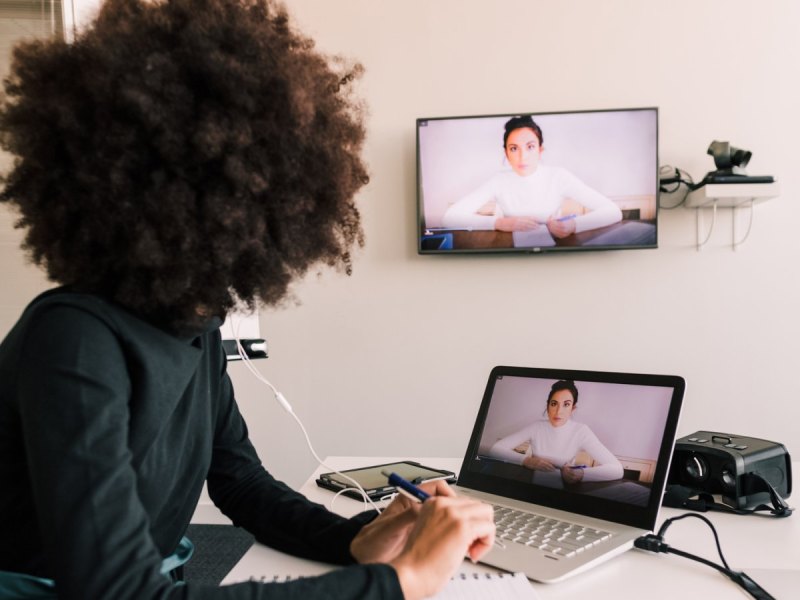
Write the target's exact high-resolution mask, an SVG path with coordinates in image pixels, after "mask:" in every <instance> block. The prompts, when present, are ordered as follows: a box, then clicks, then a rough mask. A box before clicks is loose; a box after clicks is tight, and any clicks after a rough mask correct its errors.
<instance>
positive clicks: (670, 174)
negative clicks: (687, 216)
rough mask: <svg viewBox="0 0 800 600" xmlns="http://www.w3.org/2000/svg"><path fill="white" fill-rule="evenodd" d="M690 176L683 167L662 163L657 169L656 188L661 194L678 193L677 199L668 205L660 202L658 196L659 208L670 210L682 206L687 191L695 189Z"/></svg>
mask: <svg viewBox="0 0 800 600" xmlns="http://www.w3.org/2000/svg"><path fill="white" fill-rule="evenodd" d="M697 187H698V186H697V185H695V183H694V180H693V179H692V176H691V175H689V173H687V172H686V171H684V170H683V169H679V168H678V167H673V166H672V165H663V166H661V167H659V169H658V190H659V191H660V192H661V193H662V194H668V195H672V194H679V196H678V201H677V202H674V203H673V204H670V205H665V204H664V203H663V202H661V198H662V196H660V197H659V203H658V206H659V208H663V209H664V210H672V209H674V208H678V207H679V206H683V204H684V203H685V202H686V198H687V197H688V196H689V192H691V191H692V190H695V189H697Z"/></svg>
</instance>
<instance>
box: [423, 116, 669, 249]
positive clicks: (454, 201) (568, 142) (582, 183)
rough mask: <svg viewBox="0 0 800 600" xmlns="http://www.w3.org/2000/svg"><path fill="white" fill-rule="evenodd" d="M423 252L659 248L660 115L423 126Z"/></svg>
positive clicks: (449, 121) (450, 121)
mask: <svg viewBox="0 0 800 600" xmlns="http://www.w3.org/2000/svg"><path fill="white" fill-rule="evenodd" d="M417 198H418V216H419V231H418V242H419V244H418V250H419V253H420V254H446V253H469V252H551V251H576V250H609V249H623V248H655V247H656V246H657V239H658V238H657V232H658V228H657V216H658V213H657V207H658V109H657V108H632V109H619V110H593V111H576V112H551V113H523V114H508V115H492V116H469V117H436V118H427V119H417Z"/></svg>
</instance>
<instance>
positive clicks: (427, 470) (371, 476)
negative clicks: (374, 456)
mask: <svg viewBox="0 0 800 600" xmlns="http://www.w3.org/2000/svg"><path fill="white" fill-rule="evenodd" d="M381 471H388V472H389V473H397V474H398V475H400V477H402V478H403V479H407V480H408V481H410V482H411V483H415V484H416V483H424V482H426V481H433V480H434V479H443V480H445V481H446V482H448V483H455V482H456V474H455V473H453V472H452V471H445V470H443V469H434V468H432V467H425V466H423V465H421V464H419V463H417V462H414V461H411V460H404V461H400V462H393V463H386V464H383V465H374V466H371V467H362V468H360V469H347V470H345V471H341V472H342V473H344V474H345V475H348V476H350V477H352V478H353V479H355V480H356V481H357V482H358V483H359V485H361V487H363V488H364V491H365V492H366V493H367V495H368V496H369V497H370V499H372V500H380V499H381V498H383V497H385V496H390V495H391V494H394V493H395V492H396V491H397V490H396V488H395V486H393V485H389V482H388V480H387V479H386V475H384V474H383V473H382V472H381ZM317 485H318V486H320V487H323V488H326V489H328V490H333V491H336V492H338V491H340V490H343V489H345V488H354V487H355V486H354V485H353V483H352V482H351V481H348V480H347V479H345V478H343V477H341V476H340V475H338V474H336V473H323V474H322V475H320V476H319V477H318V478H317ZM342 495H344V496H350V497H351V498H356V499H358V500H362V499H363V496H362V495H361V493H360V492H359V491H358V490H356V489H352V490H350V489H348V490H347V491H345V492H342Z"/></svg>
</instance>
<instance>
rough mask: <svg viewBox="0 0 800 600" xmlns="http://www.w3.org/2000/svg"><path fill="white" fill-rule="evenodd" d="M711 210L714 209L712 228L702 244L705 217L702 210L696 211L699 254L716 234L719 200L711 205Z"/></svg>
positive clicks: (712, 212)
mask: <svg viewBox="0 0 800 600" xmlns="http://www.w3.org/2000/svg"><path fill="white" fill-rule="evenodd" d="M711 209H712V211H711V226H710V227H709V228H708V235H706V239H704V240H703V241H702V242H701V241H700V230H701V229H702V222H703V217H702V216H701V213H702V212H703V211H702V210H695V230H696V234H697V251H698V252H699V251H700V250H702V249H703V246H705V245H706V244H707V243H708V240H710V239H711V234H712V233H713V232H714V225H715V224H716V222H717V200H714V203H713V204H712V205H711ZM742 241H744V240H742Z"/></svg>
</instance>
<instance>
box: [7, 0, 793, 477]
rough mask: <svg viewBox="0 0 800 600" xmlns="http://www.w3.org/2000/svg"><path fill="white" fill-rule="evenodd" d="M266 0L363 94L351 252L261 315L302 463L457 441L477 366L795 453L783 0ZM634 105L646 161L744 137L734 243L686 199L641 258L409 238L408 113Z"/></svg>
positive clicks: (264, 403) (789, 26)
mask: <svg viewBox="0 0 800 600" xmlns="http://www.w3.org/2000/svg"><path fill="white" fill-rule="evenodd" d="M289 4H290V10H291V11H292V13H293V14H294V15H295V16H296V18H297V20H298V21H299V23H300V24H301V25H302V26H303V27H304V29H305V30H306V31H307V32H308V33H310V34H311V35H312V36H313V37H314V38H316V39H317V41H318V45H319V47H320V48H322V49H323V50H326V51H330V52H336V53H341V54H344V55H346V56H349V57H354V58H357V59H359V60H360V61H361V62H362V63H363V64H364V66H365V67H366V75H365V77H364V79H363V80H362V82H361V84H360V89H361V91H362V94H363V96H364V98H365V99H366V101H367V102H368V104H369V106H370V117H369V139H368V143H367V147H366V156H367V159H368V161H369V163H370V168H371V177H372V180H371V183H370V185H369V186H368V187H367V188H366V189H365V190H364V191H363V193H362V194H361V196H360V198H359V201H360V205H361V207H362V211H363V216H364V225H365V229H366V234H367V246H366V248H365V249H364V250H363V251H362V252H360V253H359V255H358V258H357V261H356V264H355V272H354V275H353V277H351V278H347V277H344V276H340V275H337V274H333V273H327V272H326V273H323V274H322V275H321V276H319V277H314V276H312V277H309V278H308V280H307V281H305V282H302V283H300V284H299V285H297V287H296V293H297V296H298V297H299V298H300V300H301V302H302V304H301V305H299V306H293V307H289V308H287V309H281V310H274V309H268V310H264V311H262V313H261V331H262V333H263V334H264V335H265V336H266V337H267V338H268V340H269V343H270V354H271V358H270V359H269V360H268V361H264V362H262V363H261V364H260V366H261V367H262V370H263V371H264V372H265V374H266V375H267V376H268V377H269V378H270V379H271V380H272V381H273V383H275V384H276V385H277V386H278V388H279V389H281V390H282V391H283V393H284V394H285V395H286V396H287V398H288V399H289V401H290V402H292V404H293V405H294V407H295V411H296V412H297V413H298V415H300V417H301V418H302V419H303V420H304V422H305V424H306V426H307V428H308V431H309V434H310V436H311V439H312V440H313V441H314V442H315V445H316V449H317V451H318V452H319V453H320V454H321V455H323V456H324V455H329V454H357V455H404V456H415V455H416V456H435V455H441V456H457V455H461V454H462V453H463V451H464V449H465V447H466V444H467V438H468V435H469V432H470V427H471V424H472V419H473V417H474V414H475V412H476V409H477V407H478V404H479V402H480V398H481V394H482V389H483V385H484V380H485V377H486V375H487V374H488V372H489V369H490V368H491V367H492V366H493V365H496V364H512V365H530V366H553V367H574V368H584V369H607V370H621V371H642V372H665V373H675V374H679V375H683V376H684V377H685V378H686V379H687V381H688V392H687V398H686V405H685V411H684V416H683V419H682V423H681V427H680V430H679V433H680V434H681V435H683V434H686V433H691V432H693V431H695V430H697V429H713V430H720V431H728V432H731V433H740V434H747V435H752V436H756V437H763V438H767V439H772V440H777V441H780V442H783V443H785V444H786V445H787V446H788V448H789V450H790V452H792V451H793V452H794V453H795V454H797V453H798V452H800V429H798V428H797V425H796V424H797V422H798V421H800V401H798V397H800V389H798V388H799V387H800V386H799V385H798V379H797V375H796V371H797V369H796V364H797V361H798V359H800V353H799V352H798V341H797V340H798V339H800V319H798V317H797V308H796V307H797V306H798V305H800V286H798V283H797V270H798V266H797V265H798V258H800V249H799V248H798V243H797V242H796V241H795V238H796V235H795V230H796V223H797V222H798V221H799V220H800V203H798V191H800V190H799V189H798V187H799V186H798V175H797V173H798V168H797V167H796V165H795V163H794V160H795V155H796V153H797V152H796V149H795V148H794V145H795V143H796V142H795V138H796V137H797V134H798V133H800V127H798V124H797V120H796V118H795V112H796V110H797V106H800V85H798V81H797V77H798V74H797V65H798V64H800V45H799V43H798V36H797V32H796V25H797V23H798V22H800V4H798V3H796V2H794V1H793V0H772V1H766V2H761V3H753V2H749V1H744V0H709V1H706V2H694V1H690V0H673V1H672V2H653V1H649V0H604V1H603V2H596V1H595V0H574V1H572V2H568V3H565V2H545V1H540V0H516V1H498V2H492V3H489V2H485V1H484V0H480V1H479V0H438V1H430V0H406V1H405V2H380V1H378V2H376V1H375V0H338V1H336V2H331V1H330V0H293V1H292V2H290V3H289ZM635 106H658V107H659V108H660V152H661V158H660V162H661V164H673V165H677V166H680V167H682V168H684V169H686V170H688V171H689V172H690V173H691V174H692V175H693V176H694V177H695V178H700V177H701V176H702V175H703V174H704V173H705V172H706V171H708V170H710V169H711V168H712V165H713V163H712V161H711V158H710V157H708V156H706V154H705V151H706V148H707V147H708V144H709V143H710V142H711V141H712V140H713V139H721V140H730V141H731V142H732V143H733V144H734V145H737V146H741V147H744V148H747V149H750V150H751V151H752V152H753V159H752V161H751V164H750V168H749V171H750V172H751V173H753V174H760V173H769V174H774V175H776V176H778V177H779V179H780V181H781V189H782V193H781V196H780V197H779V198H777V199H775V200H772V201H770V202H766V203H764V204H762V205H759V206H757V207H756V209H755V214H754V224H753V229H752V233H751V234H750V237H749V239H748V241H747V242H746V243H745V244H744V245H743V246H741V247H740V248H739V249H738V250H736V251H732V250H731V248H730V230H731V224H732V223H731V218H732V216H731V214H730V212H722V213H721V214H720V215H719V217H718V223H717V229H716V231H715V232H714V234H713V235H712V237H711V239H710V241H709V243H708V245H707V246H706V247H705V248H704V249H703V250H702V251H701V252H698V251H696V250H695V248H694V243H695V239H696V238H695V215H694V212H693V211H691V210H688V209H678V210H675V211H672V212H669V211H663V212H662V213H661V221H660V233H659V246H660V247H659V248H658V249H657V250H639V251H619V252H607V253H586V254H576V255H569V256H563V255H559V256H532V257H531V256H516V257H491V256H484V257H479V256H472V257H446V256H445V257H443V256H425V257H420V256H418V255H417V254H416V250H415V239H414V228H415V162H414V161H415V155H414V152H415V149H414V119H415V118H417V117H432V116H446V115H467V114H495V113H506V112H514V111H534V112H535V111H559V110H571V109H595V108H619V107H635ZM739 218H740V220H741V223H740V232H743V231H744V230H745V229H746V215H744V214H743V215H741V216H740V217H739ZM708 223H709V220H708V219H706V224H708ZM3 227H4V229H3V231H4V233H3V236H6V233H5V231H6V227H5V225H3ZM5 239H6V238H5V237H3V238H2V240H5ZM3 243H4V246H3V249H4V250H6V252H4V253H3V263H2V269H3V271H2V272H3V274H4V276H3V281H4V283H3V302H4V303H5V304H4V306H6V305H8V304H9V303H13V302H17V303H19V305H20V306H21V305H22V304H23V303H24V302H25V301H27V299H28V298H29V297H30V295H31V294H32V292H33V290H32V289H31V288H32V287H35V286H31V285H28V284H26V285H16V284H14V283H12V282H14V281H16V280H18V279H19V280H26V281H27V280H28V279H27V278H28V277H30V276H29V275H28V274H27V272H26V271H24V269H23V268H22V267H20V266H19V263H20V260H18V259H17V258H12V257H10V256H7V255H9V254H10V251H9V250H8V249H7V244H6V242H5V241H4V242H3ZM22 272H25V273H26V274H25V275H18V273H22ZM5 323H7V320H6V321H4V322H3V323H2V325H5ZM231 371H232V373H233V377H234V380H235V383H236V385H237V387H238V389H239V397H240V401H241V403H242V406H243V411H244V412H245V415H246V416H247V418H248V421H249V425H250V429H251V433H252V436H253V438H254V440H255V442H256V445H257V446H258V448H259V450H260V452H261V454H262V458H263V459H264V460H265V462H266V463H267V465H268V466H269V467H270V468H272V470H273V471H274V472H275V473H276V474H277V475H279V476H281V477H284V478H286V479H287V480H289V481H290V482H291V483H298V482H300V481H302V480H304V479H305V476H306V475H307V473H308V472H310V470H311V469H312V467H313V459H312V458H311V457H310V455H309V454H308V451H307V450H306V448H305V443H304V441H303V438H302V434H301V433H300V432H299V430H297V428H296V426H295V424H294V423H293V421H291V419H290V418H289V417H288V416H286V415H285V414H283V413H282V412H281V411H280V409H278V408H276V406H275V402H274V401H273V400H272V399H271V397H270V395H269V393H268V392H267V390H266V389H265V388H263V387H261V386H260V385H259V384H257V383H256V382H255V381H254V380H253V379H252V377H251V376H250V375H249V374H247V373H246V372H245V371H244V370H243V368H242V367H241V365H232V367H231Z"/></svg>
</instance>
